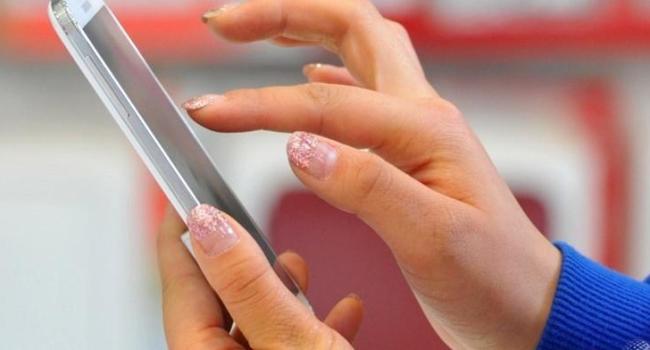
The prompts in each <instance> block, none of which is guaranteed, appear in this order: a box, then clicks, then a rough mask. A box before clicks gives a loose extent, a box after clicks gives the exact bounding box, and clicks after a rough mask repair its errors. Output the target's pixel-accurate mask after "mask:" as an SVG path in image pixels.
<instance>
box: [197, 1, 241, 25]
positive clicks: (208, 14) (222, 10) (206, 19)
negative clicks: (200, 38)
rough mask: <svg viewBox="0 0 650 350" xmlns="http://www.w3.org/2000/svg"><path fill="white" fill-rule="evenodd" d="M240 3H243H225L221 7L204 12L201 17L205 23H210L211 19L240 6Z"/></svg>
mask: <svg viewBox="0 0 650 350" xmlns="http://www.w3.org/2000/svg"><path fill="white" fill-rule="evenodd" d="M239 5H241V4H240V3H238V2H233V3H230V4H225V5H223V6H221V7H219V8H216V9H212V10H209V11H208V12H206V13H204V14H203V16H202V17H201V20H202V21H203V23H208V22H209V21H210V19H212V18H215V17H219V16H221V15H222V14H224V13H226V12H227V11H230V10H232V9H234V8H235V7H238V6H239Z"/></svg>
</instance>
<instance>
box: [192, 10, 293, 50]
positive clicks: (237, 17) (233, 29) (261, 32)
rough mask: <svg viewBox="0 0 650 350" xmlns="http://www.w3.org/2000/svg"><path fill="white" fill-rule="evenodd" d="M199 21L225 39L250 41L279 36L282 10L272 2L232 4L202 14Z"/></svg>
mask: <svg viewBox="0 0 650 350" xmlns="http://www.w3.org/2000/svg"><path fill="white" fill-rule="evenodd" d="M202 21H203V22H204V23H206V24H207V25H208V26H209V27H210V28H211V29H212V30H213V31H214V32H215V33H217V34H219V35H220V36H221V37H222V38H224V39H226V40H229V41H234V42H251V41H255V40H261V39H269V38H272V37H275V36H277V35H278V34H280V32H281V30H282V28H281V23H282V11H281V9H280V7H279V5H278V4H275V3H274V2H255V1H246V2H236V3H230V4H226V5H224V6H222V7H220V8H217V9H214V10H210V11H208V12H206V13H205V14H204V15H203V16H202Z"/></svg>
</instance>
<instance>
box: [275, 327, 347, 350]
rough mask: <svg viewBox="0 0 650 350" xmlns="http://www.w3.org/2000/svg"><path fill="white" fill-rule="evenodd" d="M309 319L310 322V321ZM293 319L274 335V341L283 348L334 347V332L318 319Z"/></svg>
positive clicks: (324, 349) (335, 342)
mask: <svg viewBox="0 0 650 350" xmlns="http://www.w3.org/2000/svg"><path fill="white" fill-rule="evenodd" d="M310 321H311V322H310ZM313 321H314V320H307V321H306V322H295V320H294V321H293V322H292V323H291V324H290V325H287V327H286V328H285V329H284V331H282V332H279V333H278V334H277V335H276V336H277V338H276V341H277V343H278V344H279V345H280V346H278V348H283V349H319V350H320V349H322V350H330V349H335V348H336V346H335V345H336V344H337V337H336V333H335V332H333V331H332V330H331V329H330V328H328V327H326V326H325V325H324V324H322V323H321V322H319V321H316V323H315V324H314V322H313Z"/></svg>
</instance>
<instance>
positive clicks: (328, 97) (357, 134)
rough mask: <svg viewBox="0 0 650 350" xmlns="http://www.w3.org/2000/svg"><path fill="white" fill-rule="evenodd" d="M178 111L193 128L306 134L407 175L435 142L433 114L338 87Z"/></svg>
mask: <svg viewBox="0 0 650 350" xmlns="http://www.w3.org/2000/svg"><path fill="white" fill-rule="evenodd" d="M184 107H185V108H186V109H187V110H188V113H189V114H190V116H191V117H192V118H194V120H196V121H197V122H198V123H199V124H201V125H203V126H205V127H207V128H210V129H213V130H216V131H222V132H239V131H250V130H259V129H265V130H272V131H282V132H293V131H298V130H299V131H308V132H311V133H315V134H319V135H323V136H326V137H329V138H332V139H335V140H337V141H340V142H343V143H346V144H348V145H351V146H353V147H357V148H370V149H373V150H374V151H376V152H377V153H379V154H380V155H381V156H382V157H384V158H386V159H387V160H388V161H389V162H391V163H394V164H396V165H398V166H399V167H400V168H404V169H407V171H408V168H409V167H411V166H413V167H416V166H418V165H420V164H421V161H422V157H423V155H428V154H430V153H431V151H432V147H431V146H432V144H431V139H434V140H435V139H436V137H432V133H435V134H433V136H438V133H440V132H441V130H440V128H437V127H435V125H434V124H433V122H435V121H438V120H437V119H436V117H437V114H436V112H435V110H433V111H432V110H430V109H425V108H421V107H420V106H418V105H416V104H413V103H407V102H405V101H404V100H403V99H400V98H396V97H391V96H386V95H382V94H379V93H377V92H374V91H370V90H366V89H361V88H357V87H351V86H342V85H329V84H305V85H299V86H291V87H271V88H264V89H250V90H237V91H232V92H229V93H227V94H226V95H225V96H216V95H207V96H201V97H198V98H195V99H193V100H191V101H189V102H187V103H185V104H184ZM442 115H444V114H442ZM446 138H448V137H445V139H446ZM409 160H413V161H414V162H413V164H408V162H407V161H409Z"/></svg>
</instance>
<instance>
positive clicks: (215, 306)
mask: <svg viewBox="0 0 650 350" xmlns="http://www.w3.org/2000/svg"><path fill="white" fill-rule="evenodd" d="M183 232H185V225H184V224H183V222H182V221H181V220H180V218H179V217H178V215H177V214H176V212H174V210H173V209H172V208H169V209H168V210H167V214H166V216H165V219H164V222H163V224H162V226H161V229H160V233H159V235H158V264H159V268H160V275H161V280H162V285H163V293H162V294H163V295H162V296H163V316H164V326H165V334H166V336H167V342H168V345H169V347H170V348H171V349H185V348H188V347H189V346H190V345H193V346H196V349H217V348H226V345H228V346H229V347H227V348H237V346H238V345H237V344H236V343H234V341H233V340H232V339H231V338H230V336H228V333H227V332H226V331H225V330H224V329H223V328H222V327H223V325H224V324H223V323H224V318H223V314H222V313H221V306H220V304H219V301H218V300H217V298H216V296H215V294H214V291H213V290H212V288H211V287H210V285H209V284H208V283H207V281H206V280H205V278H204V277H203V274H202V273H201V270H200V269H199V267H198V266H197V265H196V263H195V262H194V259H193V258H192V256H191V255H190V253H189V252H188V251H187V248H186V247H185V245H183V243H182V241H181V239H180V236H181V235H182V234H183Z"/></svg>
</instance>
